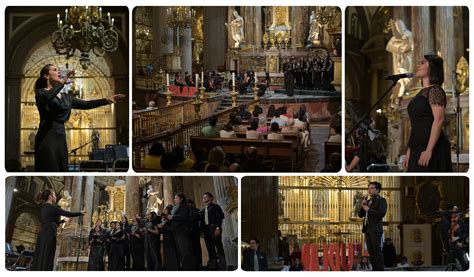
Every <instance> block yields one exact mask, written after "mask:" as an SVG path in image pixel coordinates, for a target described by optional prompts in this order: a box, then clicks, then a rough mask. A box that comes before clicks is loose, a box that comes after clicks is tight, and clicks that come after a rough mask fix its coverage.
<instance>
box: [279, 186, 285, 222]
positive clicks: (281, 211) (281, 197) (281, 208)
mask: <svg viewBox="0 0 474 277" xmlns="http://www.w3.org/2000/svg"><path fill="white" fill-rule="evenodd" d="M284 202H285V196H284V195H283V193H281V192H278V216H280V217H282V216H284V215H285V210H284Z"/></svg>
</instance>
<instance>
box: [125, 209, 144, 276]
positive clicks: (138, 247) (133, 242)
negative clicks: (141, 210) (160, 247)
mask: <svg viewBox="0 0 474 277" xmlns="http://www.w3.org/2000/svg"><path fill="white" fill-rule="evenodd" d="M140 225H141V222H140V217H135V218H133V223H132V226H131V227H130V236H129V241H130V254H131V255H132V270H134V271H140V270H144V269H145V254H144V251H145V249H144V247H143V244H144V241H143V236H144V235H143V230H142V228H141V226H140Z"/></svg>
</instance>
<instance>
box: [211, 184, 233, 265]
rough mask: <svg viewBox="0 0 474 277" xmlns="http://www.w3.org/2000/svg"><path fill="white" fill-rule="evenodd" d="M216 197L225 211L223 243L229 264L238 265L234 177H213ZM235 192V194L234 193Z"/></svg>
mask: <svg viewBox="0 0 474 277" xmlns="http://www.w3.org/2000/svg"><path fill="white" fill-rule="evenodd" d="M213 181H214V199H215V203H216V204H218V205H219V206H220V207H221V208H222V211H223V212H224V221H223V222H222V231H223V233H222V244H223V246H224V252H225V257H226V263H227V265H228V266H229V265H231V266H234V267H237V260H238V258H237V256H238V253H237V248H238V244H237V243H236V241H238V237H239V231H238V229H239V228H238V208H237V206H238V186H237V179H236V178H234V177H225V176H218V177H213ZM232 192H235V194H232Z"/></svg>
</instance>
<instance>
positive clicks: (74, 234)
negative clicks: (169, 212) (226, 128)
mask: <svg viewBox="0 0 474 277" xmlns="http://www.w3.org/2000/svg"><path fill="white" fill-rule="evenodd" d="M5 186H6V206H5V207H6V211H5V214H6V216H7V217H6V220H5V222H6V233H5V234H6V242H7V243H8V244H9V245H11V248H12V249H13V251H15V252H16V251H17V249H26V250H31V251H32V250H34V249H35V243H36V238H37V235H38V232H39V230H40V228H41V223H40V210H41V209H40V205H39V204H37V203H36V202H35V200H34V198H35V195H36V194H37V193H38V192H40V191H43V190H45V189H51V190H53V191H54V192H55V193H56V195H57V196H58V202H57V203H58V205H60V206H61V207H62V208H63V209H66V210H69V211H80V210H81V208H80V207H81V206H82V207H85V208H84V210H85V211H86V212H87V213H86V215H85V216H84V217H83V221H82V222H79V220H78V218H71V219H70V221H68V222H67V223H65V224H63V225H62V226H61V228H60V230H59V232H58V236H57V244H58V247H57V248H56V249H57V250H56V257H57V258H56V261H57V262H56V264H55V270H63V271H70V270H75V268H76V261H79V264H78V267H77V268H78V269H79V270H86V269H87V262H88V258H89V247H88V234H89V231H90V230H91V228H93V226H94V224H95V222H96V221H97V219H101V220H102V222H103V225H104V227H105V228H108V227H109V224H110V222H112V221H115V220H117V221H120V219H121V216H122V215H126V216H127V217H128V218H129V219H131V218H133V216H134V215H135V214H139V215H144V214H145V213H147V212H151V211H154V212H156V213H157V214H161V213H162V212H163V208H164V207H166V206H167V205H170V204H173V197H174V195H175V194H176V193H178V192H182V193H184V194H185V196H186V197H187V199H191V200H193V201H194V202H195V203H196V207H197V208H198V209H201V208H202V207H203V202H202V194H203V193H205V192H210V193H212V194H213V195H214V203H216V204H218V205H219V206H221V208H222V210H223V212H224V221H223V224H222V230H223V233H222V241H223V246H224V251H225V256H226V261H227V265H228V266H229V268H234V269H235V268H237V243H238V239H237V238H238V215H237V214H238V213H237V211H238V201H237V197H238V191H237V179H236V178H234V177H180V176H176V177H154V176H153V177H148V176H140V177H138V176H136V177H131V176H130V177H120V176H114V177H112V176H111V177H105V176H74V177H72V176H70V177H60V176H57V177H45V176H44V177H40V176H35V177H33V176H29V177H9V178H7V181H6V184H5ZM81 227H82V229H81ZM203 240H204V239H202V238H201V244H202V246H201V249H202V257H203V258H202V262H203V264H206V263H207V260H208V255H207V250H206V246H205V244H204V241H203ZM78 249H79V250H78ZM18 254H19V253H18ZM77 257H79V259H77ZM77 268H76V269H77Z"/></svg>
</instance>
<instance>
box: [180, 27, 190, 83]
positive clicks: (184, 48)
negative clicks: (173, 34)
mask: <svg viewBox="0 0 474 277" xmlns="http://www.w3.org/2000/svg"><path fill="white" fill-rule="evenodd" d="M179 43H180V44H179V46H180V54H181V69H182V70H181V71H182V72H181V76H182V77H183V78H184V72H186V71H187V72H192V66H193V47H192V46H193V44H192V41H191V28H186V29H184V30H183V36H180V38H179Z"/></svg>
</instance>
